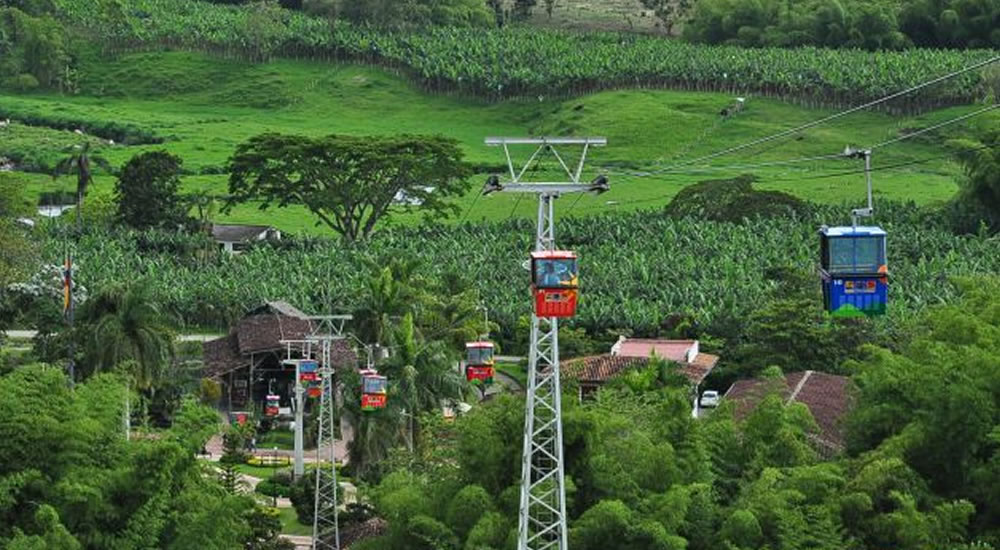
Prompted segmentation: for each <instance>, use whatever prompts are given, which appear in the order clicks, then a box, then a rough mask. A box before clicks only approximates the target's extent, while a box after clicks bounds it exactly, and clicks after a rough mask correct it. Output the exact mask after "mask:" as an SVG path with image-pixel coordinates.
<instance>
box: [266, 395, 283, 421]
mask: <svg viewBox="0 0 1000 550" xmlns="http://www.w3.org/2000/svg"><path fill="white" fill-rule="evenodd" d="M280 401H281V397H279V396H277V395H268V396H267V403H266V404H265V405H264V414H265V415H267V416H278V406H279V404H280Z"/></svg>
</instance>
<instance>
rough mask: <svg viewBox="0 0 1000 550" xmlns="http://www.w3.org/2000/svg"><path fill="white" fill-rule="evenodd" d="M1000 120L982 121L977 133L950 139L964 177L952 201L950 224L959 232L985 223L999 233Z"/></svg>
mask: <svg viewBox="0 0 1000 550" xmlns="http://www.w3.org/2000/svg"><path fill="white" fill-rule="evenodd" d="M998 124H1000V117H992V118H989V119H986V120H984V121H983V123H982V124H981V125H980V128H979V130H978V131H977V132H974V133H972V134H971V135H970V136H969V137H966V138H964V139H958V140H952V141H950V142H949V144H950V145H952V146H954V147H956V148H957V149H958V155H959V158H961V159H962V164H963V167H964V169H965V177H964V178H962V179H961V180H960V183H961V187H960V191H959V194H958V197H956V199H955V201H954V205H953V208H952V216H953V217H954V218H955V220H954V222H953V224H954V225H955V226H956V227H957V228H958V229H960V230H962V231H966V232H970V233H971V232H976V231H979V230H980V224H981V223H984V222H985V223H986V224H988V225H989V226H990V227H991V228H992V229H993V230H1000V129H998V126H997V125H998Z"/></svg>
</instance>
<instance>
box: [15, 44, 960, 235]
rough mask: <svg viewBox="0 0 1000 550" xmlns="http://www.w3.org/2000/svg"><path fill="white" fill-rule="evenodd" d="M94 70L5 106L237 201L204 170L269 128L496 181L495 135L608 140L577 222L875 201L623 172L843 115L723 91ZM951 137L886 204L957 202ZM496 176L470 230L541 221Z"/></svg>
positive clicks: (305, 216)
mask: <svg viewBox="0 0 1000 550" xmlns="http://www.w3.org/2000/svg"><path fill="white" fill-rule="evenodd" d="M84 72H85V74H86V75H87V78H86V80H85V81H84V82H83V85H82V91H81V94H79V95H77V96H60V95H46V94H32V95H11V94H3V93H0V102H2V103H3V105H4V107H5V108H7V109H9V110H14V111H16V112H17V111H23V112H35V113H42V114H50V115H60V116H64V117H69V118H80V119H86V120H102V121H103V120H111V121H116V122H121V123H132V124H136V125H139V126H142V127H144V128H149V129H152V130H153V131H155V132H156V133H157V135H159V136H161V137H163V138H165V139H166V142H165V143H164V144H162V145H146V146H132V147H125V146H122V145H109V144H107V142H103V141H102V142H99V144H98V145H97V148H96V150H97V153H98V154H100V155H103V156H104V157H106V158H107V159H108V160H109V161H111V162H112V163H113V164H116V165H120V164H122V163H124V162H125V161H126V160H127V159H128V158H130V157H131V156H132V155H134V154H136V153H138V152H140V151H146V150H154V149H166V150H168V151H170V152H172V153H175V154H177V155H180V156H181V157H182V158H183V159H184V167H185V169H186V170H187V171H188V172H190V173H191V174H192V175H188V176H186V177H185V178H184V180H183V185H184V189H185V190H186V191H194V190H206V191H209V192H212V193H216V194H219V195H223V194H224V193H225V192H226V181H227V180H226V176H225V175H219V174H204V175H203V173H204V172H217V171H219V170H221V169H222V168H223V167H224V166H225V164H226V161H227V159H228V157H229V156H230V155H231V153H232V152H233V150H234V148H235V147H236V146H237V145H238V144H239V143H241V142H242V141H244V140H246V139H247V138H249V137H251V136H254V135H257V134H260V133H263V132H282V133H299V134H306V135H312V136H318V135H324V134H332V133H347V134H356V135H363V134H394V133H402V132H406V133H425V134H443V135H446V136H450V137H453V138H455V139H457V140H458V141H459V142H460V143H461V144H462V147H463V149H464V151H465V152H466V155H467V159H468V160H470V161H472V162H475V163H477V164H479V165H485V166H490V170H499V169H501V168H502V167H503V162H504V160H503V152H502V150H499V149H496V148H489V147H486V146H485V145H484V144H483V138H484V137H486V136H497V135H500V136H502V135H508V136H525V135H577V136H581V135H601V136H606V137H607V138H608V146H607V147H606V148H603V149H593V150H592V151H591V154H590V156H589V162H588V170H586V171H585V174H584V177H585V178H590V177H593V176H594V175H596V174H597V173H602V172H603V173H608V174H609V177H610V178H611V183H612V190H611V191H610V192H608V193H606V194H604V195H601V196H599V197H593V196H589V195H588V196H584V197H583V198H581V199H580V200H579V202H578V203H577V199H576V198H572V199H564V201H563V204H561V205H560V207H559V208H560V211H561V212H562V215H566V213H568V212H569V210H570V208H569V206H570V204H573V208H572V212H571V213H572V214H573V215H583V214H589V213H597V212H602V211H607V210H609V209H615V208H619V209H633V208H649V207H655V206H658V205H662V204H665V203H666V202H668V201H669V199H670V198H671V197H672V196H673V195H674V194H676V193H677V191H678V190H680V189H681V188H683V187H684V186H686V185H688V184H691V183H693V182H696V181H699V180H703V179H711V178H715V177H730V176H732V175H734V174H738V173H743V172H752V173H754V174H756V175H757V176H759V177H760V182H759V184H758V185H759V186H760V187H761V188H766V189H779V190H783V191H788V192H790V193H793V194H795V195H797V196H800V197H803V198H807V199H810V200H814V201H819V202H832V203H841V202H843V201H845V200H850V201H852V202H857V203H860V202H861V201H862V199H863V196H864V180H863V177H862V176H861V175H857V174H854V175H845V176H838V177H826V176H827V175H829V174H836V173H839V172H843V171H851V170H856V169H857V168H859V167H860V165H859V164H858V161H849V160H836V159H835V160H827V161H821V162H819V161H817V162H809V163H802V164H792V165H785V166H774V167H767V168H757V169H742V168H733V169H726V170H718V171H714V170H713V171H707V172H702V173H697V174H660V175H657V176H655V177H645V178H640V177H633V176H630V175H627V174H623V173H621V172H620V171H618V170H616V169H615V168H613V167H614V166H628V167H632V168H636V169H642V168H650V167H657V166H670V165H671V164H672V163H675V162H681V161H686V160H690V159H694V158H697V157H698V156H700V155H704V154H707V153H710V152H714V151H718V150H721V149H724V148H726V147H730V146H733V145H736V144H740V143H744V142H747V141H750V140H752V139H755V138H759V137H762V136H766V135H769V134H773V133H775V132H779V131H781V130H784V129H787V128H790V127H792V126H795V125H798V124H802V123H804V122H808V121H810V120H814V119H816V118H819V117H821V116H824V115H827V114H830V113H831V111H826V110H809V109H803V108H799V107H796V106H792V105H789V104H786V103H782V102H780V101H775V100H769V99H764V98H755V97H751V98H749V99H748V102H747V108H746V109H745V110H744V112H743V113H740V114H739V115H737V116H736V117H735V118H732V119H730V120H728V121H726V122H724V123H720V122H719V111H720V110H721V109H722V108H723V107H725V106H726V105H727V104H729V103H731V102H732V98H731V97H729V96H726V95H722V94H712V93H691V92H673V91H650V90H630V91H624V90H623V91H609V92H602V93H597V94H593V95H589V96H585V97H580V98H575V99H572V100H565V101H554V100H544V99H543V100H541V101H519V102H505V103H487V102H484V101H481V100H476V99H470V98H464V97H456V96H452V95H428V94H425V93H423V92H422V91H421V90H420V89H419V88H417V87H415V86H413V85H411V84H409V83H408V82H407V81H405V80H404V79H403V78H402V77H399V76H396V75H393V74H391V73H388V72H385V71H382V70H378V69H373V68H368V67H361V66H355V65H345V64H335V63H323V62H314V61H292V60H278V61H274V62H271V63H265V64H257V65H254V64H246V63H242V62H235V61H228V60H223V59H219V58H215V57H211V56H207V55H204V54H198V53H185V52H169V53H149V54H135V55H129V56H126V57H123V58H121V59H118V60H116V61H111V62H98V61H95V60H91V61H89V62H88V64H87V65H86V66H85V71H84ZM972 109H973V107H956V108H950V109H945V110H941V111H937V112H934V113H929V114H927V115H925V116H921V117H915V118H908V119H902V118H894V117H891V116H888V115H884V114H879V113H858V114H855V115H851V116H849V117H845V118H842V119H840V120H837V121H835V122H834V123H831V124H829V125H823V126H820V127H818V128H815V129H812V130H809V131H807V132H804V133H802V134H800V135H799V136H797V137H796V139H791V140H788V141H785V142H781V143H779V144H778V146H777V147H772V145H773V144H768V145H767V146H765V147H763V148H762V149H758V150H751V151H743V152H740V153H738V154H733V155H727V156H724V157H721V158H718V159H714V160H713V161H712V162H713V164H714V165H715V166H732V165H744V164H754V163H760V162H767V161H775V160H785V159H790V158H799V157H810V156H816V155H828V154H834V153H838V152H840V151H842V150H843V149H844V147H845V146H846V145H848V144H853V145H857V146H865V145H871V144H874V143H877V142H880V141H884V140H887V139H891V138H893V137H897V136H899V135H900V134H901V133H905V132H907V131H912V130H913V129H918V128H924V127H926V126H929V125H931V124H933V123H935V122H939V121H943V120H946V119H948V118H952V117H955V116H957V115H960V114H963V113H966V112H969V111H970V110H972ZM0 132H3V134H0V156H3V155H8V156H10V155H11V154H12V153H21V154H22V155H23V154H25V153H26V152H30V154H31V155H33V156H34V157H36V158H48V159H50V160H51V161H52V162H54V161H55V159H57V158H59V156H60V152H59V151H60V150H61V149H63V148H65V146H67V145H69V144H72V143H76V142H79V141H80V140H82V139H85V138H82V137H80V136H77V135H75V134H73V133H72V132H65V131H56V130H49V129H39V128H29V127H25V126H21V125H17V124H14V125H12V126H11V127H9V128H6V129H2V130H0ZM945 137H946V136H940V135H933V134H927V135H924V136H920V137H918V138H915V139H913V140H909V141H907V142H903V143H899V144H896V145H892V146H889V147H886V148H884V149H880V150H879V151H878V152H877V154H876V155H875V157H874V161H873V162H874V165H875V167H876V168H877V167H878V166H879V165H892V164H898V163H905V162H910V161H915V160H921V161H925V162H922V163H921V164H917V165H914V166H910V167H906V168H901V169H894V170H884V171H880V172H878V173H877V174H876V178H875V190H876V191H875V192H876V197H877V198H890V199H897V200H913V201H915V202H917V203H920V204H927V203H933V202H937V201H943V200H947V199H948V198H949V197H951V196H952V195H953V194H954V192H955V190H956V184H955V178H956V176H957V175H959V173H960V168H959V166H958V165H957V164H956V163H954V162H953V161H952V160H950V159H949V158H947V151H946V150H945V149H944V147H943V146H942V145H941V143H940V142H941V141H943V139H944V138H945ZM530 153H531V151H530V150H528V149H524V150H517V151H514V154H515V155H516V156H518V157H519V158H523V159H526V158H527V157H528V156H529V155H530ZM567 160H571V159H567ZM602 167H610V168H605V169H602ZM556 168H557V165H556V164H555V161H554V160H548V161H547V162H546V163H544V164H543V165H541V167H540V171H539V172H538V173H534V174H533V176H539V175H541V174H543V173H553V170H554V169H556ZM817 176H820V177H819V178H817ZM0 178H5V179H6V178H18V179H20V180H22V181H23V182H24V183H25V187H26V188H27V189H28V190H29V192H30V193H31V194H33V195H38V194H40V193H42V192H43V191H51V190H56V189H71V188H73V187H74V186H75V181H74V180H72V179H70V178H62V179H60V180H58V181H52V180H51V178H49V177H48V176H44V175H37V174H21V173H7V174H0ZM484 179H485V174H482V175H479V176H476V177H475V178H474V179H473V182H472V184H473V188H472V190H471V191H470V192H469V194H468V195H467V196H465V197H463V198H461V199H459V200H458V204H459V206H460V207H461V208H462V210H463V212H465V211H467V209H468V208H469V206H470V205H472V204H473V201H475V205H474V208H473V209H472V210H471V211H469V213H468V216H467V219H469V220H479V219H489V220H495V219H503V218H506V217H508V216H511V215H514V216H533V215H534V208H535V207H534V205H533V204H531V201H521V202H520V203H516V202H515V200H514V198H513V197H510V196H508V195H505V194H498V195H492V196H489V197H486V198H482V199H480V200H478V201H477V200H476V198H475V197H476V195H477V194H478V190H479V188H480V186H481V182H482V181H483V180H484ZM113 183H114V178H113V177H111V176H109V175H101V176H99V177H98V178H97V179H96V183H95V188H94V190H93V192H94V193H95V194H96V195H102V194H108V193H110V192H111V190H112V188H113ZM570 201H572V202H570ZM574 203H575V204H574ZM515 206H516V208H515ZM217 219H218V220H219V221H228V222H235V223H261V224H270V225H274V226H276V227H278V228H279V229H282V230H285V231H288V232H300V233H318V234H324V233H328V230H326V229H325V228H323V227H316V226H315V225H314V220H315V218H313V216H311V215H310V214H309V213H308V212H306V211H305V210H304V209H302V208H296V207H290V208H286V209H283V210H270V211H260V210H259V209H258V208H257V207H256V205H253V204H247V205H242V206H239V207H237V208H236V209H235V210H234V211H233V212H231V213H230V214H229V215H226V216H222V215H219V216H217ZM394 219H395V223H404V224H405V223H411V222H414V221H416V220H419V219H420V218H419V216H418V215H417V214H414V213H409V212H406V211H404V210H402V209H401V210H400V211H399V212H398V213H397V215H396V216H395V218H394Z"/></svg>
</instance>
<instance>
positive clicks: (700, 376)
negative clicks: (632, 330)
mask: <svg viewBox="0 0 1000 550" xmlns="http://www.w3.org/2000/svg"><path fill="white" fill-rule="evenodd" d="M653 357H657V358H660V359H664V360H666V361H671V362H674V363H676V364H677V365H678V366H679V367H680V373H681V374H683V375H684V377H686V378H687V379H688V381H689V382H690V383H691V388H692V391H693V392H694V395H695V396H697V395H698V388H699V386H700V385H701V383H702V382H704V381H705V378H706V377H707V376H708V375H709V373H711V372H712V370H713V369H714V368H715V366H716V365H717V364H718V363H719V356H717V355H712V354H709V353H702V352H701V351H700V350H699V347H698V341H697V340H648V339H631V338H626V337H624V336H622V337H620V338H619V339H618V341H617V342H616V343H615V344H614V345H613V346H611V351H610V353H607V354H604V355H594V356H590V357H581V358H579V359H571V360H568V361H566V362H564V363H563V364H562V366H561V369H562V374H563V376H565V377H566V378H568V379H571V380H576V381H577V383H578V385H579V392H580V398H581V399H583V398H584V397H586V396H587V395H589V394H591V393H593V392H594V391H597V390H598V389H599V388H600V387H601V386H603V385H604V384H606V383H607V382H608V381H609V380H611V379H612V378H615V377H617V376H619V375H621V374H623V373H625V372H627V371H629V370H632V369H641V368H645V367H646V366H647V365H649V363H650V361H651V360H652V359H653ZM695 402H696V403H695V407H697V400H695Z"/></svg>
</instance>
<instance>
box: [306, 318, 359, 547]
mask: <svg viewBox="0 0 1000 550" xmlns="http://www.w3.org/2000/svg"><path fill="white" fill-rule="evenodd" d="M312 319H319V320H320V322H321V323H322V324H323V325H326V327H327V328H328V330H327V331H326V333H325V334H319V335H312V336H310V337H309V339H310V340H312V341H315V342H319V344H320V350H321V352H320V353H321V356H320V368H319V372H320V377H321V380H322V382H321V386H320V388H321V390H320V391H321V393H320V404H319V438H318V440H317V442H316V486H315V490H316V492H315V495H316V499H315V502H314V504H313V545H312V547H313V550H340V525H339V523H338V521H337V513H338V510H337V506H338V501H337V461H336V451H335V445H334V444H335V443H336V425H335V424H334V421H335V418H336V415H335V414H334V412H335V411H336V407H337V401H336V399H335V393H334V392H336V381H335V380H334V374H335V373H334V368H333V363H332V355H333V342H334V341H337V340H343V339H344V338H345V336H344V333H343V329H344V323H345V322H347V321H349V320H350V319H351V316H350V315H331V316H327V317H312ZM324 461H325V462H328V463H329V470H326V468H325V467H324V464H323V463H324ZM324 537H325V538H324Z"/></svg>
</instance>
